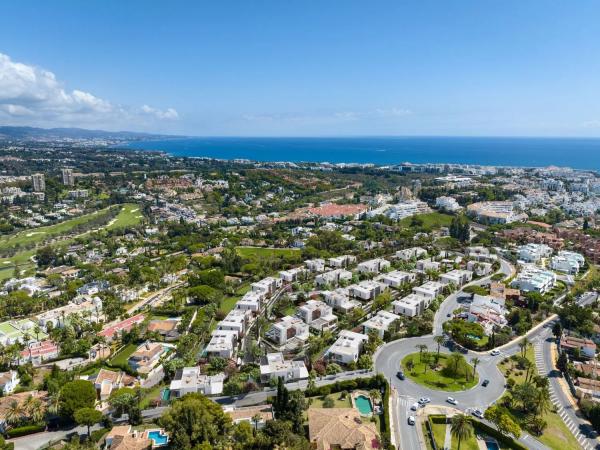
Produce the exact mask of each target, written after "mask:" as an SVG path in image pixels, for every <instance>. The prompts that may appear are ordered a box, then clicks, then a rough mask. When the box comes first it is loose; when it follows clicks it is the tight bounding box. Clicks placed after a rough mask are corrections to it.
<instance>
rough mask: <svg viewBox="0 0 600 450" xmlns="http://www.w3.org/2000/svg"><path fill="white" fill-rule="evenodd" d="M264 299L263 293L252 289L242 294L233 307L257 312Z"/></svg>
mask: <svg viewBox="0 0 600 450" xmlns="http://www.w3.org/2000/svg"><path fill="white" fill-rule="evenodd" d="M264 299H265V297H264V294H261V293H258V292H252V291H249V292H246V293H245V294H244V296H243V297H242V298H241V299H239V300H238V301H237V302H236V304H235V309H240V310H242V311H251V312H253V313H257V312H259V311H260V310H261V306H262V302H263V301H264Z"/></svg>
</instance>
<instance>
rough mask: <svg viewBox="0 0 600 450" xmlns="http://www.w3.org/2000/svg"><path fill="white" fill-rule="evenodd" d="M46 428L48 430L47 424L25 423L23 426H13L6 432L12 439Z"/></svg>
mask: <svg viewBox="0 0 600 450" xmlns="http://www.w3.org/2000/svg"><path fill="white" fill-rule="evenodd" d="M44 430H46V425H24V426H22V427H17V428H11V429H10V430H8V431H7V432H6V437H7V438H9V439H12V438H16V437H20V436H26V435H28V434H33V433H40V432H42V431H44Z"/></svg>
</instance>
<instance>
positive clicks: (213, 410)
mask: <svg viewBox="0 0 600 450" xmlns="http://www.w3.org/2000/svg"><path fill="white" fill-rule="evenodd" d="M159 423H160V425H161V426H162V427H164V428H165V430H166V431H167V432H169V434H170V436H171V438H170V443H171V448H173V449H176V450H187V449H193V448H197V446H199V445H202V444H203V443H208V444H210V445H211V446H214V447H220V446H222V445H224V444H225V443H226V442H227V440H228V436H229V432H230V430H231V419H230V417H229V416H228V415H226V414H225V413H224V412H223V409H222V408H221V407H220V406H219V405H218V404H217V403H215V402H213V401H212V400H210V399H208V398H207V397H205V396H204V395H202V394H187V395H185V396H183V397H182V398H181V399H179V400H176V401H175V402H174V403H173V404H172V405H171V408H170V409H169V410H167V411H166V412H165V413H164V414H163V415H162V417H161V418H160V420H159Z"/></svg>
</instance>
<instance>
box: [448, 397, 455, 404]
mask: <svg viewBox="0 0 600 450" xmlns="http://www.w3.org/2000/svg"><path fill="white" fill-rule="evenodd" d="M446 401H447V402H448V403H450V404H451V405H458V400H456V399H455V398H454V397H448V398H447V399H446Z"/></svg>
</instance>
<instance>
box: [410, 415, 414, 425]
mask: <svg viewBox="0 0 600 450" xmlns="http://www.w3.org/2000/svg"><path fill="white" fill-rule="evenodd" d="M408 424H409V425H414V424H415V416H408Z"/></svg>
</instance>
